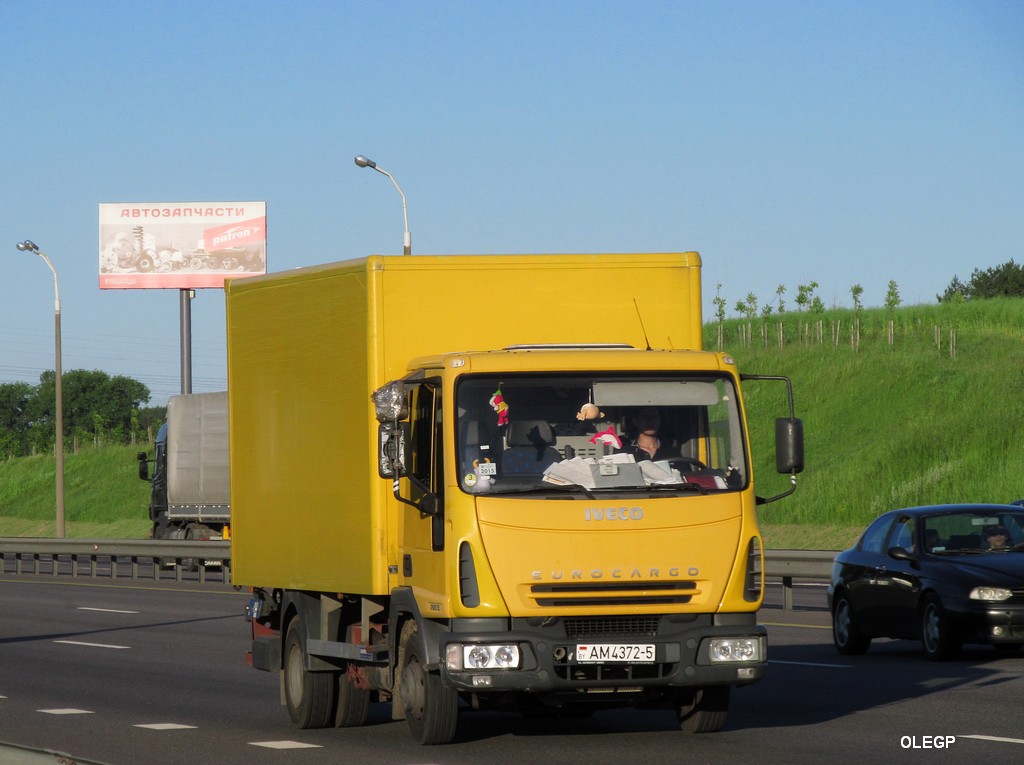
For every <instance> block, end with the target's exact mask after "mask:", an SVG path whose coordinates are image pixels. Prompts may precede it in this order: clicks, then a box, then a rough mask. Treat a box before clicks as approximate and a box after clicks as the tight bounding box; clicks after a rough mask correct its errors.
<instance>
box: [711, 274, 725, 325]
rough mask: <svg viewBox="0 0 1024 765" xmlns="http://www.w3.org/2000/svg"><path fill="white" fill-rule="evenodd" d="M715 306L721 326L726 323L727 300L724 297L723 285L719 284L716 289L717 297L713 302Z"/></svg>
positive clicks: (716, 316)
mask: <svg viewBox="0 0 1024 765" xmlns="http://www.w3.org/2000/svg"><path fill="white" fill-rule="evenodd" d="M711 302H712V303H713V304H714V306H715V318H716V319H718V323H719V324H721V323H722V322H723V321H725V298H724V297H722V283H721V282H719V283H718V284H717V285H716V287H715V297H714V298H713V299H712V301H711Z"/></svg>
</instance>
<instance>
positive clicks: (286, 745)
mask: <svg viewBox="0 0 1024 765" xmlns="http://www.w3.org/2000/svg"><path fill="white" fill-rule="evenodd" d="M249 745H250V746H262V747H263V748H264V749H323V747H322V746H320V745H319V744H304V743H302V742H301V741H250V742H249Z"/></svg>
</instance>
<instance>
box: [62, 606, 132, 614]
mask: <svg viewBox="0 0 1024 765" xmlns="http://www.w3.org/2000/svg"><path fill="white" fill-rule="evenodd" d="M76 610H77V611H99V612H101V613H104V614H137V613H139V612H138V611H122V610H121V609H120V608H90V607H89V606H79V607H78V608H77V609H76Z"/></svg>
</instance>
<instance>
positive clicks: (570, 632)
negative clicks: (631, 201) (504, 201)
mask: <svg viewBox="0 0 1024 765" xmlns="http://www.w3.org/2000/svg"><path fill="white" fill-rule="evenodd" d="M700 265H701V263H700V257H699V255H698V254H697V253H694V252H687V253H664V254H616V255H611V254H604V255H517V256H512V255H500V256H499V255H484V256H477V255H473V256H470V255H466V256H416V257H405V256H397V257H392V256H373V257H368V258H363V259H358V260H349V261H343V262H339V263H332V264H327V265H321V266H314V267H310V268H303V269H298V270H295V271H289V272H285V273H280V274H271V275H266V276H257V277H251V278H248V279H244V280H237V281H229V282H228V283H227V286H226V301H227V348H228V395H229V431H230V452H231V453H230V465H231V504H232V516H233V524H232V525H233V533H232V540H231V541H232V551H231V558H232V564H233V569H232V576H233V581H234V583H235V584H236V585H240V586H245V587H250V588H251V591H252V599H251V601H250V603H249V606H248V609H247V617H248V619H249V621H250V622H251V626H252V634H253V641H252V650H251V652H250V656H249V660H250V661H251V663H252V664H253V666H255V667H256V668H258V669H263V670H269V671H274V672H278V673H279V674H280V683H281V702H282V704H285V705H287V708H288V712H289V714H290V716H291V718H292V721H293V722H294V724H295V725H296V726H298V727H300V728H319V727H328V726H338V727H347V726H355V725H361V724H363V723H364V722H365V721H366V719H367V714H368V709H369V705H370V704H371V703H373V702H383V703H389V704H390V706H391V714H392V716H393V718H394V719H403V718H404V719H405V720H406V721H407V723H408V728H409V730H410V732H411V734H412V736H413V738H414V739H415V740H416V741H417V742H419V743H422V744H441V743H447V742H449V741H451V740H452V739H453V738H454V736H455V734H456V725H457V722H458V719H459V717H460V713H465V714H463V716H466V715H468V714H470V713H471V712H470V710H473V709H499V710H510V711H519V712H523V713H530V714H553V715H554V714H570V715H574V714H587V713H590V712H591V711H593V710H599V709H605V708H609V707H617V706H627V705H628V706H637V707H647V708H665V709H670V710H672V711H673V712H674V713H675V714H676V715H678V719H679V723H680V727H681V728H682V729H683V730H684V731H689V732H708V731H714V730H717V729H719V728H720V727H721V726H722V725H723V724H724V722H725V720H726V715H727V712H728V707H729V698H730V690H731V688H732V687H734V686H741V685H745V684H748V683H752V682H755V681H756V680H758V679H759V678H760V677H761V676H762V675H763V673H764V669H765V661H766V630H765V628H764V627H763V626H762V625H759V624H758V621H757V611H758V608H759V606H760V605H761V602H762V596H763V587H764V583H763V580H762V571H763V560H764V556H763V550H762V544H761V536H760V531H759V528H758V521H757V513H756V506H757V505H758V504H761V503H764V502H770V501H773V500H775V499H778V498H780V497H782V496H786V495H787V494H790V493H792V491H793V490H794V489H795V485H796V474H797V473H798V472H800V471H801V470H802V468H803V428H802V424H801V421H800V420H799V419H797V418H796V417H795V416H794V412H793V395H792V387H791V385H790V383H789V380H788V379H786V378H785V377H779V376H772V377H755V376H750V375H740V373H739V372H738V371H737V369H736V366H735V363H734V362H733V360H732V359H731V358H730V357H729V356H728V355H726V354H723V353H716V352H707V351H703V350H701V348H702V342H701V332H702V322H701V293H700ZM751 379H764V380H772V381H777V382H782V383H783V384H784V385H785V386H786V388H787V393H788V402H789V407H788V412H783V416H781V417H779V418H777V419H776V421H775V436H776V468H777V469H778V471H779V472H780V473H788V474H789V475H790V479H789V482H788V483H789V486H788V487H786V490H785V491H783V492H782V493H780V494H778V495H777V496H773V497H768V498H762V497H758V496H757V495H756V494H755V490H754V476H753V468H752V463H751V455H750V448H749V436H748V429H747V424H746V420H745V413H744V405H743V399H742V397H741V385H742V384H744V383H745V382H746V383H748V384H749V381H750V380H751Z"/></svg>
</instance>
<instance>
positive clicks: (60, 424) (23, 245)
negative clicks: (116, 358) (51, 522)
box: [17, 239, 64, 539]
mask: <svg viewBox="0 0 1024 765" xmlns="http://www.w3.org/2000/svg"><path fill="white" fill-rule="evenodd" d="M17 247H18V249H19V250H21V251H22V252H34V253H35V254H36V255H38V256H39V257H41V258H42V259H43V261H45V263H46V265H47V267H48V268H49V269H50V271H51V272H52V273H53V316H54V350H55V353H54V355H55V361H54V367H55V368H54V374H55V379H54V384H55V386H56V389H57V403H56V411H55V419H56V425H55V430H56V445H55V454H56V460H57V538H58V539H63V538H64V382H63V371H62V369H61V364H60V288H59V287H58V286H57V269H56V268H54V267H53V263H51V262H50V258H49V257H48V256H47V254H46V253H45V252H43V251H42V250H40V249H39V247H37V246H36V244H35V243H34V242H31V241H29V240H28V239H26V240H25V241H24V242H18V244H17Z"/></svg>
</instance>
